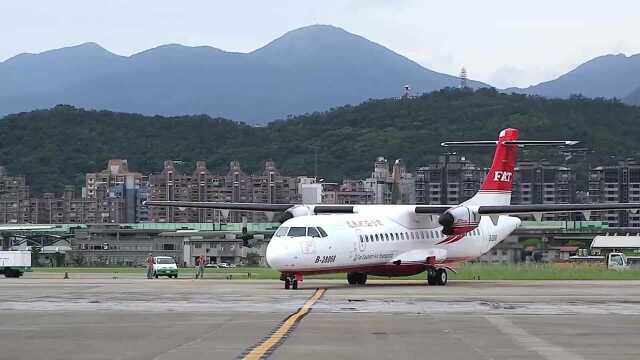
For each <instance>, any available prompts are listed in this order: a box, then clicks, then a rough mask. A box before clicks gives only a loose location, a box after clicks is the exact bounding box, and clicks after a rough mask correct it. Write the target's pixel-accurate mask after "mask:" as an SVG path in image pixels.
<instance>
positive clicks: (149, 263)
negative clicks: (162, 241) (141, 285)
mask: <svg viewBox="0 0 640 360" xmlns="http://www.w3.org/2000/svg"><path fill="white" fill-rule="evenodd" d="M146 263H147V279H151V278H153V254H152V253H149V256H148V257H147V260H146Z"/></svg>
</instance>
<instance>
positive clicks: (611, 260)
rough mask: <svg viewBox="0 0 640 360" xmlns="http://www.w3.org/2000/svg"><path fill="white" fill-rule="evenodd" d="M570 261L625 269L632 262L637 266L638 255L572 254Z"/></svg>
mask: <svg viewBox="0 0 640 360" xmlns="http://www.w3.org/2000/svg"><path fill="white" fill-rule="evenodd" d="M569 260H570V261H571V262H580V263H601V264H605V260H606V265H607V269H609V270H616V271H623V270H627V269H628V268H629V267H631V266H632V265H633V264H636V265H634V266H637V264H638V262H640V256H627V255H625V254H624V253H621V252H612V253H609V254H607V257H606V258H605V257H604V256H602V255H585V256H580V255H576V256H572V257H570V258H569Z"/></svg>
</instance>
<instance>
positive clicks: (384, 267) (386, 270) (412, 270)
mask: <svg viewBox="0 0 640 360" xmlns="http://www.w3.org/2000/svg"><path fill="white" fill-rule="evenodd" d="M475 258H476V257H475V256H466V257H457V258H451V259H445V260H444V261H441V262H438V263H436V264H435V266H436V267H437V266H444V265H449V264H454V263H459V262H463V261H468V260H473V259H475ZM425 270H427V264H426V262H425V263H421V262H404V263H400V265H395V264H391V263H378V264H368V265H353V266H342V267H335V268H326V269H291V270H287V271H284V272H286V273H299V274H302V275H321V274H335V273H343V272H362V273H367V274H370V275H374V276H411V275H416V274H420V273H421V272H424V271H425Z"/></svg>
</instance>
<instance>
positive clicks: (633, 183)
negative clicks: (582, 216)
mask: <svg viewBox="0 0 640 360" xmlns="http://www.w3.org/2000/svg"><path fill="white" fill-rule="evenodd" d="M588 186H589V200H590V201H591V202H594V203H617V202H621V203H627V202H634V203H635V202H640V162H638V161H637V160H635V159H627V160H624V161H620V162H618V163H617V164H615V165H607V166H598V167H596V168H593V169H591V172H590V174H589V185H588ZM590 220H599V221H605V222H607V223H608V224H609V226H610V227H640V213H633V212H629V211H611V212H604V213H603V212H598V213H596V212H594V213H592V214H591V218H590Z"/></svg>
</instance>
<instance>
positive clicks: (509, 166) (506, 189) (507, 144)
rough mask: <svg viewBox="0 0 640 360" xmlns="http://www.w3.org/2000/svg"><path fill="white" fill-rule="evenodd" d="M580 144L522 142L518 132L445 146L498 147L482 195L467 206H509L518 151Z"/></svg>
mask: <svg viewBox="0 0 640 360" xmlns="http://www.w3.org/2000/svg"><path fill="white" fill-rule="evenodd" d="M577 143H578V142H577V141H544V140H543V141H529V140H518V129H512V128H508V129H504V130H502V131H500V135H499V136H498V140H497V141H459V142H445V143H442V146H494V145H495V147H496V151H495V154H494V155H493V163H492V164H491V168H490V169H489V172H488V173H487V176H486V177H485V179H484V181H483V183H482V185H481V186H480V191H478V193H477V194H476V195H475V196H474V197H472V198H471V199H469V200H467V201H465V202H464V203H463V205H509V204H510V203H511V189H512V188H513V177H514V169H515V166H516V160H517V157H518V148H519V147H524V146H545V145H556V146H564V145H575V144H577Z"/></svg>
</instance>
